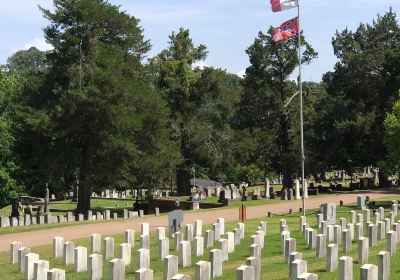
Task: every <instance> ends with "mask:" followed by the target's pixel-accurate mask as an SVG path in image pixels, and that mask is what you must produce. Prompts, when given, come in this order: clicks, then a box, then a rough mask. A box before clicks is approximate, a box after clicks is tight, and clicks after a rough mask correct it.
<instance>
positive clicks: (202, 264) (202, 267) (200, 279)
mask: <svg viewBox="0 0 400 280" xmlns="http://www.w3.org/2000/svg"><path fill="white" fill-rule="evenodd" d="M194 274H195V279H196V280H211V279H212V278H211V263H210V262H206V261H199V262H197V263H196V267H195V273H194ZM163 280H166V279H165V278H164V279H163Z"/></svg>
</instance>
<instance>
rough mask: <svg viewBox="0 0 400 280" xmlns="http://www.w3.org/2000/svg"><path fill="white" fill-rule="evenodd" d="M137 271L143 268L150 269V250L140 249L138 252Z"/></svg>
mask: <svg viewBox="0 0 400 280" xmlns="http://www.w3.org/2000/svg"><path fill="white" fill-rule="evenodd" d="M135 265H136V270H138V269H141V268H150V251H149V250H148V249H139V250H137V251H136V264H135Z"/></svg>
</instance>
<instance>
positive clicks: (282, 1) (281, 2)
mask: <svg viewBox="0 0 400 280" xmlns="http://www.w3.org/2000/svg"><path fill="white" fill-rule="evenodd" d="M271 5H272V11H273V12H274V13H276V12H281V11H283V10H288V9H292V8H295V7H297V6H299V1H298V0H271Z"/></svg>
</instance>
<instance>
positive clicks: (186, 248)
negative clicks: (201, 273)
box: [179, 241, 192, 267]
mask: <svg viewBox="0 0 400 280" xmlns="http://www.w3.org/2000/svg"><path fill="white" fill-rule="evenodd" d="M179 264H180V265H181V266H182V267H189V266H190V265H191V264H192V249H191V243H190V241H182V242H180V243H179Z"/></svg>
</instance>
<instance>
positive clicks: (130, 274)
mask: <svg viewBox="0 0 400 280" xmlns="http://www.w3.org/2000/svg"><path fill="white" fill-rule="evenodd" d="M397 198H398V197H397ZM390 201H391V200H387V201H380V202H377V205H376V207H380V206H384V207H386V214H387V213H388V212H389V208H388V207H390ZM351 209H354V208H352V207H351V206H345V207H338V208H337V221H338V222H339V218H340V217H344V218H346V220H347V222H348V221H349V211H350V210H351ZM315 214H316V212H315V211H308V212H307V221H308V223H309V224H310V226H312V227H314V228H316V217H315ZM299 215H300V214H299V213H295V214H292V215H276V216H274V217H272V218H265V219H255V220H248V221H246V228H245V239H244V240H242V242H241V245H239V246H237V247H236V249H235V252H234V253H232V254H230V255H229V261H227V262H224V263H223V276H222V277H220V278H219V279H235V278H236V268H238V267H239V266H240V265H243V264H245V261H246V258H247V257H248V256H249V246H250V243H249V241H250V236H251V235H252V234H254V233H255V231H256V228H257V227H258V225H259V222H260V221H267V223H268V226H267V227H268V230H267V236H266V238H265V247H264V249H263V252H262V266H261V279H287V278H288V266H287V264H285V263H284V260H283V255H282V254H281V253H280V236H279V220H280V219H282V218H285V219H286V220H287V223H288V225H289V230H290V231H291V237H293V238H296V240H297V251H299V252H302V253H303V259H305V260H306V261H307V263H308V271H309V272H312V273H317V274H318V275H319V279H324V280H325V279H338V272H334V273H327V272H325V261H326V259H325V258H321V259H318V258H316V257H315V250H311V249H308V248H307V247H306V244H305V240H304V238H303V235H302V233H301V232H299V230H298V221H299ZM371 216H372V215H371ZM235 227H236V223H226V225H225V230H226V231H230V230H232V229H233V228H235ZM209 228H210V226H203V233H204V231H205V230H207V229H209ZM365 228H366V227H365V226H364V229H365ZM139 235H140V234H139V233H136V235H135V238H136V244H135V248H133V250H132V264H131V265H129V266H128V267H126V279H134V271H135V269H134V267H135V265H134V263H135V256H136V250H137V249H138V246H139ZM103 237H105V236H103ZM113 237H114V238H115V256H118V244H120V243H123V242H124V240H123V233H121V234H120V235H116V236H113ZM75 242H76V245H77V246H85V247H87V248H88V249H89V248H90V238H87V239H82V240H76V241H75ZM150 246H151V268H152V269H153V270H154V279H157V280H159V279H162V271H163V262H162V261H160V260H158V256H157V252H158V249H157V243H156V238H155V233H154V232H152V233H151V244H150ZM214 247H217V243H215V244H214ZM172 248H173V241H172V240H170V249H171V251H170V253H171V254H173V255H177V252H174V251H173V250H172ZM339 250H340V251H339V257H340V256H344V255H345V254H344V253H342V247H340V248H339ZM382 250H386V240H381V241H379V244H378V246H376V247H373V248H370V254H369V263H372V264H377V254H378V252H379V251H382ZM31 251H32V252H35V253H38V254H39V255H40V259H45V260H50V267H57V268H63V269H66V271H67V279H87V273H74V272H73V271H72V270H73V266H64V265H63V264H62V259H57V260H55V259H53V258H52V255H51V254H52V246H41V247H37V248H31ZM209 252H210V249H205V253H204V256H202V257H193V256H192V266H191V267H189V268H181V267H180V268H179V273H184V274H189V275H192V277H194V265H195V263H196V262H197V261H199V260H209ZM346 255H348V256H351V257H353V260H354V266H353V270H354V279H359V265H358V263H357V259H358V257H357V244H356V242H353V249H352V252H351V253H349V254H346ZM8 258H9V257H8V252H5V253H1V254H0V269H1V270H2V271H3V273H2V277H1V278H2V279H8V280H12V279H21V278H22V275H21V274H20V273H18V272H17V267H16V266H15V265H10V264H8V261H9V259H8ZM399 262H400V250H399V251H398V253H397V254H396V255H395V256H393V257H392V258H391V277H390V279H398V278H399V277H400V266H399V265H398V264H399ZM103 275H104V278H105V279H108V263H107V262H106V261H104V265H103Z"/></svg>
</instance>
